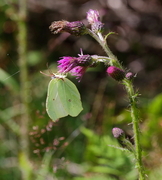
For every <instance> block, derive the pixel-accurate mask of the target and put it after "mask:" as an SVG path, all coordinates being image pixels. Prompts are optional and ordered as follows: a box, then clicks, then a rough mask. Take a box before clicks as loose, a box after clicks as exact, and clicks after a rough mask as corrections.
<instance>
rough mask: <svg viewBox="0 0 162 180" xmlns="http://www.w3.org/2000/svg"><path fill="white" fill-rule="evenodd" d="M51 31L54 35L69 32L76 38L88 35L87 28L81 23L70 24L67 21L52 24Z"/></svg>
mask: <svg viewBox="0 0 162 180" xmlns="http://www.w3.org/2000/svg"><path fill="white" fill-rule="evenodd" d="M49 29H50V30H51V31H52V33H53V34H58V33H62V32H68V33H70V34H72V35H75V36H81V35H84V34H87V28H86V26H85V25H84V24H83V23H82V22H81V21H74V22H68V21H65V20H62V21H54V22H52V24H51V26H50V27H49Z"/></svg>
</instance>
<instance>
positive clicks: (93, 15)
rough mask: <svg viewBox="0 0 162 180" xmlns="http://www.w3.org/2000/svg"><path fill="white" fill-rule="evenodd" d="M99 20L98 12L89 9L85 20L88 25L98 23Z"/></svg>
mask: <svg viewBox="0 0 162 180" xmlns="http://www.w3.org/2000/svg"><path fill="white" fill-rule="evenodd" d="M99 18H100V16H99V12H98V11H96V10H93V9H90V10H89V11H88V12H87V20H88V22H89V24H94V23H96V22H98V21H99Z"/></svg>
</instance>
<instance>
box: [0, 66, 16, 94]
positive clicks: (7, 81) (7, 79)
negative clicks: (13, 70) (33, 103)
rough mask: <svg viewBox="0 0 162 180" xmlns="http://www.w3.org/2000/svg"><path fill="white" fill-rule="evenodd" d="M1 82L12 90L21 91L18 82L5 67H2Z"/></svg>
mask: <svg viewBox="0 0 162 180" xmlns="http://www.w3.org/2000/svg"><path fill="white" fill-rule="evenodd" d="M0 82H2V83H3V84H4V85H5V86H7V87H8V88H9V89H11V90H12V91H14V92H19V86H18V83H17V82H16V81H15V79H14V78H13V77H12V76H11V75H10V74H8V73H6V72H5V71H4V70H3V69H0Z"/></svg>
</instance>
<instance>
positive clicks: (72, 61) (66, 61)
mask: <svg viewBox="0 0 162 180" xmlns="http://www.w3.org/2000/svg"><path fill="white" fill-rule="evenodd" d="M77 61H78V60H77V58H76V57H70V56H64V57H62V58H61V59H60V60H59V61H58V64H59V65H58V69H59V72H60V73H68V72H70V71H71V70H72V69H73V68H75V67H76V66H77V65H78V62H77Z"/></svg>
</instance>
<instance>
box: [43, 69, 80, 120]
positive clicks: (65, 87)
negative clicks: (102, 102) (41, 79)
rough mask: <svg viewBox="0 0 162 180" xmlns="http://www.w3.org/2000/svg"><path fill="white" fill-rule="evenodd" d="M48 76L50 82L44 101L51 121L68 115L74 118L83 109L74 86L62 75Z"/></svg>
mask: <svg viewBox="0 0 162 180" xmlns="http://www.w3.org/2000/svg"><path fill="white" fill-rule="evenodd" d="M41 73H42V72H41ZM42 74H44V73H42ZM49 76H51V81H50V82H49V85H48V91H47V99H46V111H47V114H48V115H49V117H50V118H51V119H52V120H53V121H56V120H57V119H59V118H62V117H65V116H68V115H70V116H72V117H76V116H77V115H78V114H79V113H80V112H81V111H82V110H83V107H82V103H81V98H80V94H79V91H78V89H77V88H76V86H75V84H74V83H72V82H71V81H70V80H69V79H67V78H65V76H64V75H58V74H52V75H49Z"/></svg>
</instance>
